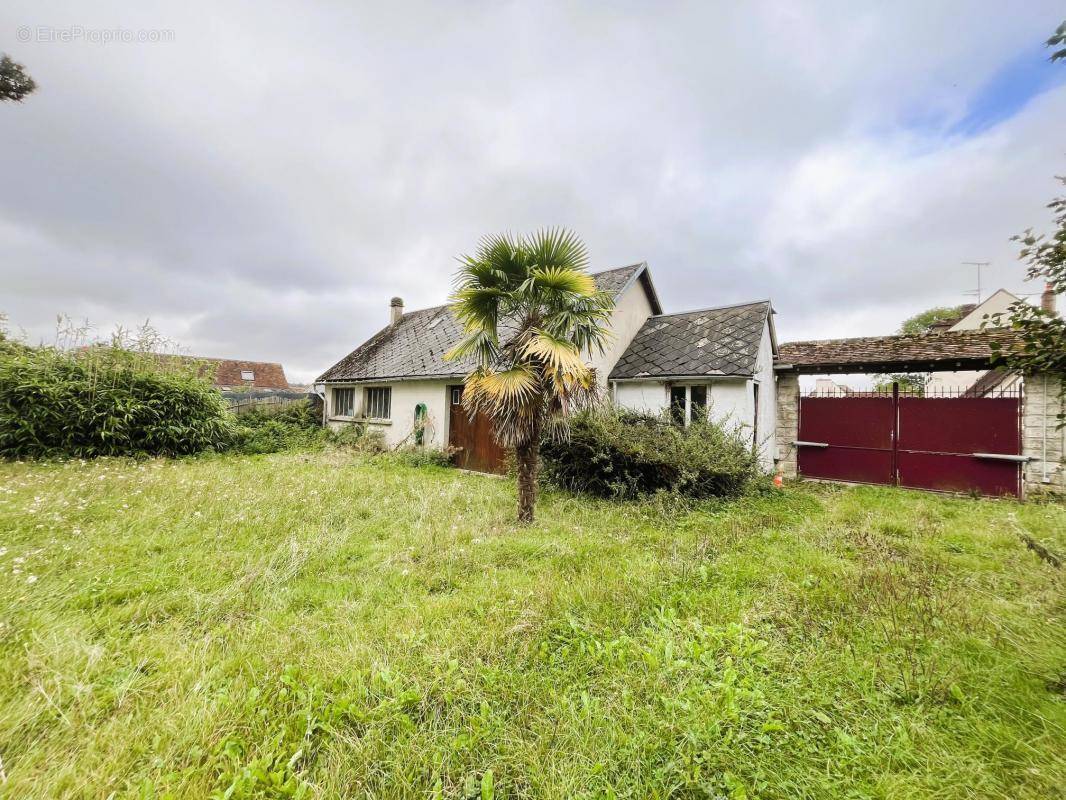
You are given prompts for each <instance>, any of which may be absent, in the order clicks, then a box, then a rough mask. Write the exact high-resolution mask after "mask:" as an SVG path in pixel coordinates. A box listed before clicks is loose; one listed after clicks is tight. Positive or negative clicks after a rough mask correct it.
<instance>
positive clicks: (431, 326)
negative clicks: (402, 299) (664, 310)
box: [318, 264, 657, 381]
mask: <svg viewBox="0 0 1066 800" xmlns="http://www.w3.org/2000/svg"><path fill="white" fill-rule="evenodd" d="M645 270H646V265H644V264H631V265H630V266H627V267H619V268H617V269H610V270H606V271H604V272H597V273H595V274H594V275H593V276H592V277H593V278H595V279H596V286H597V287H598V288H599V289H600V290H601V291H605V292H612V293H613V294H615V295H617V294H618V293H619V292H621V291H622V290H623V289H625V288H626V287H627V286H629V284H630V283H631V282H632V281H633V280H634V279H635V278H637V277H639V276H640V274H641V273H642V272H643V271H645ZM656 302H657V301H656ZM509 330H513V328H512V327H511V326H509V325H508V324H507V323H506V322H505V321H501V323H500V331H499V332H500V338H501V339H505V338H507V335H508V331H509ZM462 335H463V330H462V326H461V325H460V324H459V321H458V320H457V319H456V318H455V316H454V315H453V314H452V312H451V309H450V308H449V306H446V305H443V306H434V307H433V308H423V309H419V310H418V311H410V312H408V313H406V314H404V315H403V317H401V318H400V321H399V322H397V323H396V324H395V325H389V326H388V327H386V328H383V329H382V330H380V331H378V332H377V333H376V334H374V335H373V336H372V337H370V338H369V339H367V340H366V341H365V342H363V344H361V345H359V347H357V348H355V350H353V351H352V352H351V353H349V354H348V355H346V356H345V357H344V358H342V359H341V360H340V361H338V362H337V363H336V364H334V365H333V366H332V367H330V368H329V369H328V370H326V371H325V372H323V373H322V375H320V376H319V377H318V380H319V381H365V380H385V379H390V378H450V377H457V376H460V375H466V374H467V373H469V372H470V371H472V370H473V369H474V368H475V367H476V364H475V363H474V362H473V361H471V360H467V361H445V360H444V354H445V353H447V352H448V351H449V350H451V348H452V347H453V346H455V345H456V344H457V343H458V342H459V340H460V339H461V338H462Z"/></svg>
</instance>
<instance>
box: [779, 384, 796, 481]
mask: <svg viewBox="0 0 1066 800" xmlns="http://www.w3.org/2000/svg"><path fill="white" fill-rule="evenodd" d="M799 396H800V384H799V375H793V374H789V373H779V374H778V376H777V467H778V469H780V470H781V474H783V475H784V476H785V477H786V478H795V477H796V474H797V473H796V445H795V444H793V443H794V442H795V441H796V439H798V438H799Z"/></svg>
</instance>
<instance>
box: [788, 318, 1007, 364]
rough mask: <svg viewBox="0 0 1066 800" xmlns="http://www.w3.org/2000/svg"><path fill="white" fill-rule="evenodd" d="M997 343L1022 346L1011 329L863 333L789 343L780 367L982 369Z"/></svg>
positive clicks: (1005, 345)
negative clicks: (911, 334) (846, 337)
mask: <svg viewBox="0 0 1066 800" xmlns="http://www.w3.org/2000/svg"><path fill="white" fill-rule="evenodd" d="M992 342H999V343H1000V345H1001V346H1002V347H1003V348H1004V349H1011V348H1014V347H1019V346H1020V345H1021V337H1020V335H1019V333H1018V332H1017V331H1014V330H1012V329H1010V328H994V329H988V328H986V329H984V330H980V329H979V330H966V331H944V332H943V333H934V334H926V335H921V336H864V337H860V338H855V339H823V340H821V341H808V342H786V343H785V344H783V345H781V349H780V351H779V353H778V357H777V362H778V364H779V368H780V369H786V368H791V369H793V370H794V371H796V372H805V373H808V374H817V373H821V372H870V371H877V372H885V371H894V370H901V371H905V370H907V369H921V370H925V369H933V370H934V371H935V370H936V369H939V370H953V369H960V368H961V369H973V368H976V369H982V368H986V367H988V366H989V365H990V364H991V362H992V360H993V357H994V351H993V350H992V347H991V344H992Z"/></svg>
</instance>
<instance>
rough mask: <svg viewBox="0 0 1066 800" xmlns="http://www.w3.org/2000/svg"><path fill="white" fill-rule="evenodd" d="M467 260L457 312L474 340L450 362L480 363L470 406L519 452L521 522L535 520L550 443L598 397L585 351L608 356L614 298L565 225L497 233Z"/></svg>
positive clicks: (470, 382) (470, 385) (470, 379)
mask: <svg viewBox="0 0 1066 800" xmlns="http://www.w3.org/2000/svg"><path fill="white" fill-rule="evenodd" d="M459 261H460V263H461V264H462V266H461V267H460V269H459V272H458V274H457V276H456V288H455V293H454V294H453V296H452V308H453V310H454V312H455V314H456V316H457V317H458V318H459V320H460V321H461V322H462V324H463V328H464V334H465V335H464V338H463V340H462V341H461V342H460V343H459V344H458V345H456V346H455V348H453V349H452V350H451V351H450V352H449V353H448V354H447V356H446V358H449V359H452V360H460V359H467V358H472V359H473V360H474V362H475V363H476V368H475V369H474V370H473V371H472V372H471V373H470V374H469V375H467V377H466V388H465V390H464V392H463V406H464V409H465V410H466V412H467V413H468V414H470V415H471V416H473V415H475V414H479V413H481V414H485V415H487V416H488V417H489V419H490V420H491V421H492V424H493V429H494V433H495V436H496V439H497V441H499V443H500V444H501V445H503V446H504V447H513V448H514V451H515V460H516V462H517V467H518V519H519V521H520V522H532V521H533V513H534V506H535V504H536V485H537V470H538V468H539V461H540V441H541V437H542V436H550V437H562V436H565V435H566V433H567V431H568V428H567V417H568V416H569V415H570V414H571V413H572V412H574V411H575V410H578V409H580V408H583V407H585V406H587V405H589V404H590V403H591V402H593V401H594V400H595V397H596V380H595V375H594V374H593V373H592V370H590V369H589V367H588V366H587V365H586V364H585V359H584V354H587V353H591V352H593V351H598V352H601V353H602V352H603V349H604V346H605V345H606V343H607V340H608V337H609V336H610V331H609V329H608V326H607V325H608V320H609V319H610V314H611V309H612V308H613V307H614V299H613V298H612V296H611V295H609V294H607V293H605V292H600V291H598V290H597V288H596V283H595V281H594V280H593V279H592V276H590V275H589V274H588V272H587V266H588V252H587V250H586V249H585V245H584V243H583V242H582V241H581V240H580V239H579V238H578V237H577V236H576V235H575V234H574V233H572V232H571V231H567V230H564V229H554V230H541V231H537V232H536V233H534V234H531V235H528V236H521V235H520V236H512V235H510V234H501V235H497V236H488V237H485V238H484V239H482V240H481V242H480V243H479V244H478V247H477V250H476V251H475V252H474V254H473V255H464V256H461V257H460V258H459Z"/></svg>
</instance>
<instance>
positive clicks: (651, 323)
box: [610, 300, 771, 380]
mask: <svg viewBox="0 0 1066 800" xmlns="http://www.w3.org/2000/svg"><path fill="white" fill-rule="evenodd" d="M770 313H771V308H770V301H769V300H762V301H760V302H757V303H745V304H743V305H736V306H725V307H722V308H707V309H703V310H701V311H687V312H685V313H682V314H659V315H657V316H654V317H648V320H647V322H645V323H644V325H643V326H642V327H641V329H640V330H639V331H638V332H637V335H636V336H635V337H633V341H631V342H630V343H629V347H627V348H626V351H625V353H623V354H622V357H621V358H620V359H618V363H617V364H615V367H614V369H613V370H611V376H610V379H611V380H622V379H626V378H677V377H682V376H689V375H753V374H754V373H755V362H756V359H757V358H758V355H759V344H760V343H761V342H762V334H763V328H764V326H765V325H766V320H767V319H768V318H769V315H770Z"/></svg>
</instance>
